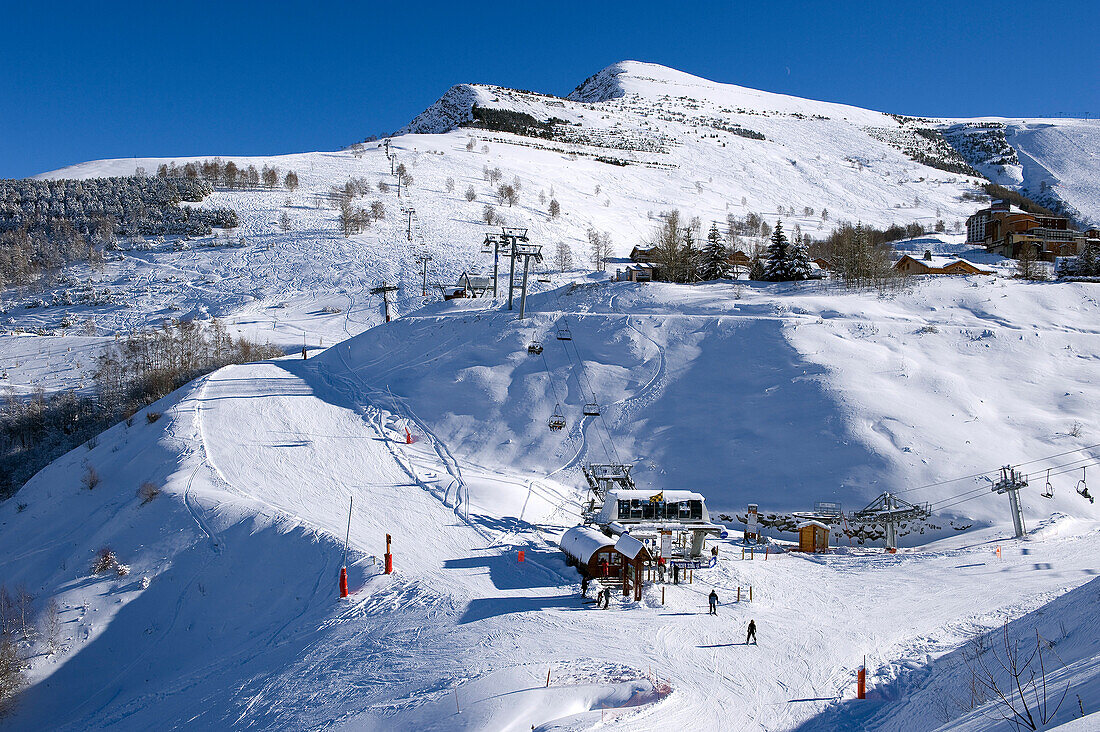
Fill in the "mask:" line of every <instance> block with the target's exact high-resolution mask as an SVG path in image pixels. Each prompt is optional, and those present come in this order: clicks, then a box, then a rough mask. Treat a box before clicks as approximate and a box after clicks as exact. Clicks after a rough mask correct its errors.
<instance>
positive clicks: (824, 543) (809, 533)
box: [798, 521, 829, 554]
mask: <svg viewBox="0 0 1100 732" xmlns="http://www.w3.org/2000/svg"><path fill="white" fill-rule="evenodd" d="M828 550H829V527H828V526H826V525H825V524H823V523H821V522H820V521H803V522H802V523H800V524H799V525H798V551H800V552H810V553H812V554H818V553H821V552H826V551H828Z"/></svg>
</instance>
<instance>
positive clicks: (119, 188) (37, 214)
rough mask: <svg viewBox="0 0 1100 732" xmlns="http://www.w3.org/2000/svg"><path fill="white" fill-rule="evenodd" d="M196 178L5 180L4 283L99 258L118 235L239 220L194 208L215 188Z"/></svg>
mask: <svg viewBox="0 0 1100 732" xmlns="http://www.w3.org/2000/svg"><path fill="white" fill-rule="evenodd" d="M212 190H213V189H212V187H211V186H210V184H209V183H207V182H206V181H203V180H199V179H197V178H140V177H137V176H134V177H130V178H90V179H87V180H31V179H21V180H0V287H2V286H8V285H22V284H29V283H32V282H34V281H36V280H37V279H38V278H39V277H41V276H42V274H43V273H44V272H47V271H49V270H52V269H56V268H57V267H61V266H63V265H65V264H68V263H70V262H78V261H87V262H90V263H92V264H93V265H94V264H97V263H98V262H100V261H102V257H103V250H104V249H109V248H111V247H112V246H114V245H115V243H116V241H117V239H118V237H120V236H156V235H172V234H176V235H192V236H198V235H204V234H209V233H210V231H211V227H225V228H232V227H235V226H237V225H238V219H237V213H236V211H233V210H232V209H229V208H192V207H190V206H180V205H179V204H180V203H181V202H192V203H197V202H199V201H201V200H203V198H205V197H206V196H207V195H209V194H210V193H211V192H212Z"/></svg>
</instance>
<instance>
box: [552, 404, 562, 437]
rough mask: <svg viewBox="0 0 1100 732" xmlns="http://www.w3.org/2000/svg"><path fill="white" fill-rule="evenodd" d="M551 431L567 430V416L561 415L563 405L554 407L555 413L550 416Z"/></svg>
mask: <svg viewBox="0 0 1100 732" xmlns="http://www.w3.org/2000/svg"><path fill="white" fill-rule="evenodd" d="M549 424H550V431H551V432H560V431H561V430H563V429H564V428H565V415H564V414H562V413H561V405H560V404H555V405H554V413H553V414H551V415H550V421H549Z"/></svg>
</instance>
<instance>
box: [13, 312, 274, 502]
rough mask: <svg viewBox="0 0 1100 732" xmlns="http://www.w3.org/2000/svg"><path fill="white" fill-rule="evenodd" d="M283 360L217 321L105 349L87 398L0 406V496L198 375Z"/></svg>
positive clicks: (68, 395) (141, 335)
mask: <svg viewBox="0 0 1100 732" xmlns="http://www.w3.org/2000/svg"><path fill="white" fill-rule="evenodd" d="M282 355H284V353H283V350H282V349H281V348H278V347H276V346H272V345H268V344H262V345H260V344H256V343H253V342H251V341H249V340H247V339H245V338H236V339H234V338H233V337H231V336H230V335H229V334H228V333H227V332H226V330H225V328H224V327H222V325H221V324H220V323H219V322H218V321H217V320H215V321H213V322H212V323H210V324H209V326H205V327H204V326H203V325H201V324H199V323H195V322H193V321H181V322H173V323H165V325H164V326H163V327H160V328H156V329H154V330H148V331H136V332H132V333H130V334H128V335H127V336H125V337H123V338H122V339H121V340H120V341H118V342H116V343H113V344H111V346H110V347H109V348H108V349H107V351H106V352H105V353H104V354H103V355H102V356H101V357H100V359H99V363H98V364H97V368H96V374H95V376H96V386H95V389H94V392H93V393H92V394H77V393H74V392H72V391H63V392H58V393H57V394H53V395H47V394H46V393H45V392H43V391H41V390H40V391H38V392H37V393H35V394H34V395H32V397H31V398H30V399H23V398H19V397H15V396H11V397H9V398H8V399H7V401H6V402H5V403H4V405H3V406H2V407H0V498H6V497H8V496H10V495H11V494H12V493H14V492H15V491H16V490H18V489H19V487H20V486H21V485H22V484H23V483H24V482H26V481H27V480H28V479H29V478H30V477H31V476H32V475H34V474H35V473H36V472H38V471H39V470H40V469H41V468H43V467H44V466H45V465H47V464H49V463H50V462H51V461H52V460H54V459H55V458H57V457H58V456H60V455H62V454H64V453H65V452H68V451H69V450H71V449H73V448H74V447H76V446H77V445H80V444H81V443H84V442H87V441H88V440H89V439H94V437H95V435H97V434H99V433H100V432H102V431H103V430H105V429H107V428H108V427H110V426H111V425H112V424H114V423H115V422H117V421H119V420H121V419H125V418H128V417H130V416H131V415H133V414H134V413H135V412H137V411H138V410H140V409H142V408H144V407H145V406H147V405H149V404H151V403H153V402H154V401H156V400H157V399H160V398H161V397H163V396H166V395H168V394H170V393H171V392H173V391H174V390H176V389H178V388H179V387H181V386H183V385H184V384H186V383H187V382H188V381H190V380H191V379H194V378H196V377H198V376H201V375H202V374H205V373H209V372H211V371H213V370H215V369H217V368H221V367H222V366H225V365H227V364H231V363H246V362H248V361H258V360H262V359H267V358H276V357H279V356H282Z"/></svg>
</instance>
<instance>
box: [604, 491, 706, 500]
mask: <svg viewBox="0 0 1100 732" xmlns="http://www.w3.org/2000/svg"><path fill="white" fill-rule="evenodd" d="M658 493H663V494H664V496H663V498H664V500H665V502H666V503H672V502H673V501H705V500H706V499H705V498H704V497H703V494H701V493H696V492H695V491H659V490H627V489H622V490H613V491H608V492H607V500H609V501H615V500H618V501H626V500H632V499H635V498H636V499H639V500H642V501H648V500H649V499H650V498H652V497H653V496H655V495H657V494H658Z"/></svg>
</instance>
